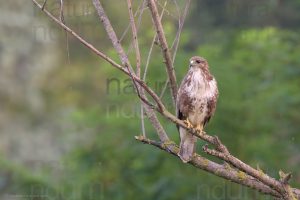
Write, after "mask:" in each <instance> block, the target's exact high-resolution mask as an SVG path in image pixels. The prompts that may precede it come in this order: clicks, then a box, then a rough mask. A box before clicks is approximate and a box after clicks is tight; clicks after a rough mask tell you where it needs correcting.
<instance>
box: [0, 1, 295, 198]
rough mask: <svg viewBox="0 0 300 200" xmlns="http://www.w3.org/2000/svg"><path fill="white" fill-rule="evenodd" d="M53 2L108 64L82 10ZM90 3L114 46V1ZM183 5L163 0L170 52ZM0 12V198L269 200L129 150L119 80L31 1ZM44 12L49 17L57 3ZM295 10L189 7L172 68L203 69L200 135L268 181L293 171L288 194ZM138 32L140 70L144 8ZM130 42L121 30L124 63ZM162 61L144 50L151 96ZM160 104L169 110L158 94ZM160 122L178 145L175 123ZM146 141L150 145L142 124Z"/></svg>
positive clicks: (284, 6)
mask: <svg viewBox="0 0 300 200" xmlns="http://www.w3.org/2000/svg"><path fill="white" fill-rule="evenodd" d="M39 2H40V3H42V1H39ZM64 2H65V10H64V15H65V21H66V24H67V25H69V26H70V27H72V28H73V29H74V30H75V31H77V32H78V33H79V34H80V35H82V36H83V37H84V38H85V39H86V40H87V41H89V42H91V43H92V44H94V45H95V46H96V47H97V48H99V49H100V50H102V51H103V52H105V53H106V54H108V55H109V56H111V57H113V58H115V59H116V60H118V57H117V55H116V54H115V52H114V50H113V48H112V46H111V44H110V42H109V40H108V38H107V36H106V33H105V32H104V30H103V28H102V25H101V23H99V20H98V18H97V16H96V13H95V10H94V7H93V5H92V1H79V0H72V1H71V0H65V1H64ZM102 2H103V6H104V7H105V9H106V11H107V14H108V16H109V17H110V19H111V21H112V24H113V26H114V28H115V30H116V32H117V34H118V36H119V37H121V36H122V35H123V33H124V30H126V28H127V27H128V13H127V5H126V1H119V0H118V1H117V0H114V1H102ZM164 2H165V1H163V0H161V1H158V3H159V9H160V11H161V10H162V7H163V5H164ZM141 3H142V1H134V10H137V8H138V6H140V5H141ZM184 3H185V2H184V1H175V0H167V6H166V9H167V10H166V11H165V15H164V17H163V25H164V29H165V32H166V36H167V38H168V42H169V44H170V45H171V44H172V41H173V39H174V37H175V35H176V31H177V28H178V16H179V15H180V14H182V13H183V10H184ZM0 5H1V6H0V199H4V200H13V199H55V200H56V199H68V200H81V199H84V200H93V199H97V200H104V199H149V200H153V199H193V200H194V199H196V200H217V199H218V200H221V199H222V200H228V199H229V200H231V199H236V200H237V199H271V198H270V197H267V196H263V195H260V194H259V193H258V192H255V191H252V190H250V189H247V188H244V187H241V186H239V185H236V184H234V183H230V182H228V181H225V180H223V179H221V178H218V177H215V176H213V175H210V174H208V173H206V172H204V171H201V170H198V169H196V168H194V167H192V166H189V165H186V164H183V163H182V162H181V161H180V160H179V159H178V158H176V157H174V156H170V155H169V154H167V153H165V152H162V151H160V150H158V149H156V148H154V147H152V146H149V145H143V144H141V143H139V142H137V141H135V140H134V136H135V135H140V134H141V125H140V121H141V117H140V107H139V105H138V103H139V101H138V99H137V98H136V95H135V93H134V91H133V87H132V85H131V83H130V80H129V79H128V78H127V77H126V76H124V75H123V74H122V73H120V72H118V71H117V70H116V69H114V68H112V67H111V66H110V65H108V64H107V63H105V62H103V61H102V60H101V59H99V58H98V57H97V56H95V55H94V54H93V53H91V52H90V51H89V50H87V49H86V48H85V47H84V46H83V45H81V44H80V43H79V42H78V41H76V39H74V38H73V37H72V36H68V37H66V34H65V32H64V31H62V30H61V29H60V28H58V26H57V25H55V24H54V23H53V22H52V21H51V20H50V19H49V18H47V17H45V15H44V14H43V13H41V11H40V10H38V9H37V8H36V7H34V5H33V3H32V2H31V1H26V2H24V1H22V0H14V1H1V2H0ZM46 8H47V9H49V11H51V12H52V13H53V14H54V15H55V16H58V15H59V3H58V1H54V0H48V3H47V6H46ZM120 8H124V9H120ZM125 8H126V9H125ZM299 11H300V1H299V0H285V1H283V0H264V1H261V0H251V1H250V0H244V1H238V0H200V1H192V4H191V7H190V10H189V12H188V14H187V20H186V23H185V26H184V29H183V32H182V35H181V40H180V45H179V48H178V53H177V57H176V59H175V64H174V65H175V68H176V75H177V79H178V81H179V82H180V81H181V79H182V77H183V76H184V75H185V73H186V71H187V69H188V60H189V58H190V57H191V56H193V55H201V56H203V57H205V58H206V59H207V60H208V62H209V64H210V68H211V72H212V73H213V74H214V75H215V77H216V79H217V80H218V85H219V90H220V97H219V102H218V106H217V111H216V114H215V116H214V118H213V119H212V120H211V123H210V124H209V126H208V127H207V132H208V133H211V134H216V135H218V136H219V137H220V138H221V139H222V141H223V142H224V143H225V144H226V145H227V146H228V148H229V149H230V151H231V152H232V153H233V154H234V155H235V156H237V157H238V158H240V159H242V160H243V161H245V162H246V163H248V164H250V165H252V166H254V167H257V168H259V169H262V170H263V171H265V172H267V173H268V174H270V175H271V176H274V177H276V178H278V171H279V170H280V169H282V170H284V171H286V172H293V179H292V185H293V187H300V169H299V166H300V154H299V152H300V145H299V144H300V134H299V131H300V123H299V122H300V34H299V33H300V12H299ZM137 16H139V13H137ZM137 18H138V17H137ZM138 34H139V43H140V48H141V53H142V66H143V67H144V66H145V63H146V58H147V55H148V52H149V48H150V45H151V41H152V38H153V35H154V30H153V28H152V22H151V19H150V14H149V10H147V9H146V10H145V11H144V14H143V15H142V18H141V22H140V23H139V33H138ZM124 35H125V34H124ZM130 39H131V34H130V29H129V32H128V33H127V34H126V35H125V36H124V37H123V39H122V44H123V45H124V47H125V48H126V51H127V52H128V53H129V55H130V57H131V59H132V61H133V62H134V52H133V51H132V48H131V47H130V42H131V40H130ZM153 58H154V59H153ZM162 61H163V58H162V56H161V55H160V49H159V47H158V46H157V45H155V46H154V49H153V56H152V59H151V61H150V65H149V73H148V76H147V82H148V84H149V85H150V86H151V87H152V88H153V89H154V90H155V91H156V92H157V93H160V92H161V91H162V88H163V85H164V82H165V80H166V75H165V68H164V66H163V62H162ZM163 101H164V102H165V104H166V105H170V102H171V98H170V93H168V92H167V93H166V94H165V95H164V98H163ZM169 109H170V110H171V111H173V110H174V108H172V107H169ZM162 121H163V124H164V125H165V128H166V130H167V132H168V133H169V136H170V138H171V139H172V140H174V141H176V142H177V143H178V141H179V137H178V132H177V130H176V127H175V125H174V124H172V123H170V122H167V121H164V120H162ZM146 133H147V137H149V138H151V139H157V136H156V134H155V132H154V130H153V128H151V126H150V124H149V123H148V122H146ZM197 144H198V152H199V153H200V154H203V153H201V147H202V145H203V144H204V143H203V142H201V141H198V143H197Z"/></svg>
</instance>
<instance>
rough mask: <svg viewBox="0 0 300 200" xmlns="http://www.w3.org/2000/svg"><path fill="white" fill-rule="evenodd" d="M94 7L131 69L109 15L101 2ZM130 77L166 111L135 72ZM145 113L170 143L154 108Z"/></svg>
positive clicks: (163, 137)
mask: <svg viewBox="0 0 300 200" xmlns="http://www.w3.org/2000/svg"><path fill="white" fill-rule="evenodd" d="M93 3H94V6H95V8H96V10H97V12H98V15H99V18H100V20H101V22H102V23H103V25H104V28H105V29H106V32H107V34H108V36H109V38H110V40H111V41H112V43H113V46H114V48H115V49H116V51H117V52H118V54H119V57H120V59H121V62H122V64H123V65H124V66H128V67H129V68H130V70H132V69H131V67H130V63H129V59H128V57H127V55H126V54H125V51H124V50H123V48H122V46H121V44H120V42H119V40H118V38H117V36H116V33H115V32H114V30H113V28H112V26H111V23H110V21H109V19H108V17H107V15H106V14H105V11H104V9H103V7H102V5H101V3H100V1H99V0H93ZM128 75H130V77H131V78H132V80H133V82H134V83H135V81H137V82H138V84H139V85H140V86H141V87H142V88H143V89H145V91H146V92H147V93H148V94H149V95H150V96H151V97H152V98H153V99H154V101H155V102H156V103H157V105H158V108H155V109H157V110H160V111H162V110H165V108H164V105H163V103H162V102H161V101H160V99H159V97H158V96H157V95H156V94H155V92H153V91H152V90H151V89H150V88H149V87H148V86H147V85H146V83H145V82H144V81H142V80H141V79H140V78H139V77H137V76H136V75H135V74H134V72H132V71H131V72H129V73H128ZM136 89H137V92H140V91H139V88H138V87H137V88H136ZM139 95H140V96H141V97H142V98H143V99H144V100H146V99H147V97H146V95H145V94H144V91H143V90H141V92H140V94H139ZM145 111H146V115H147V116H148V118H149V120H150V122H151V123H152V125H153V127H154V128H155V129H156V131H157V134H158V136H159V138H160V139H161V140H162V141H168V140H169V138H168V136H167V134H166V132H165V130H164V128H163V127H162V125H161V124H160V122H159V120H158V119H157V116H156V114H155V112H154V111H153V108H151V107H150V106H149V105H145Z"/></svg>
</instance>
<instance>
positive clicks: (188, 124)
mask: <svg viewBox="0 0 300 200" xmlns="http://www.w3.org/2000/svg"><path fill="white" fill-rule="evenodd" d="M183 122H184V123H185V125H186V126H187V127H188V128H193V125H192V124H191V122H190V121H189V119H186V120H184V121H183Z"/></svg>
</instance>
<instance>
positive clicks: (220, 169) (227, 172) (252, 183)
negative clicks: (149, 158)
mask: <svg viewBox="0 0 300 200" xmlns="http://www.w3.org/2000/svg"><path fill="white" fill-rule="evenodd" d="M136 140H139V141H141V142H143V143H145V144H151V145H153V146H156V147H158V148H160V149H161V150H164V151H166V152H168V153H170V154H172V155H174V156H177V157H178V155H177V153H178V151H179V147H178V146H177V145H175V143H173V142H169V144H165V143H161V142H156V141H153V140H150V139H147V138H143V137H136ZM189 164H191V165H193V166H195V167H197V168H200V169H202V170H205V171H207V172H209V173H212V174H214V175H216V176H219V177H222V178H224V179H227V180H230V181H232V182H235V183H238V184H241V185H244V186H247V187H250V188H253V189H256V190H258V191H259V192H261V193H263V194H269V195H272V196H274V197H281V195H280V193H278V192H276V191H275V190H273V189H271V188H270V187H268V186H266V185H264V184H263V183H261V182H259V181H257V180H256V179H253V178H252V177H251V176H249V175H247V174H245V173H244V172H241V171H238V170H235V169H233V168H231V167H230V166H228V165H220V164H218V163H215V162H213V161H210V160H208V159H206V158H204V157H202V156H200V155H195V156H194V157H193V159H192V161H190V162H189Z"/></svg>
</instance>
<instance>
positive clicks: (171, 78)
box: [148, 0, 177, 105]
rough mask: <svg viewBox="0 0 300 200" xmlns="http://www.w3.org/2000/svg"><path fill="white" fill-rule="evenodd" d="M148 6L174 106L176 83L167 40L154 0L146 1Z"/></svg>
mask: <svg viewBox="0 0 300 200" xmlns="http://www.w3.org/2000/svg"><path fill="white" fill-rule="evenodd" d="M148 6H149V8H150V11H151V15H152V19H153V23H154V27H155V29H156V32H157V35H158V39H159V42H160V45H161V49H162V53H163V56H164V58H165V64H166V68H167V73H168V77H169V81H170V86H171V93H172V99H173V104H174V105H175V104H176V96H177V82H176V75H175V71H174V67H173V63H172V58H171V53H170V50H169V47H168V44H167V40H166V37H165V34H164V30H163V27H162V24H161V20H160V17H159V14H158V10H157V7H156V3H155V0H148Z"/></svg>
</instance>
